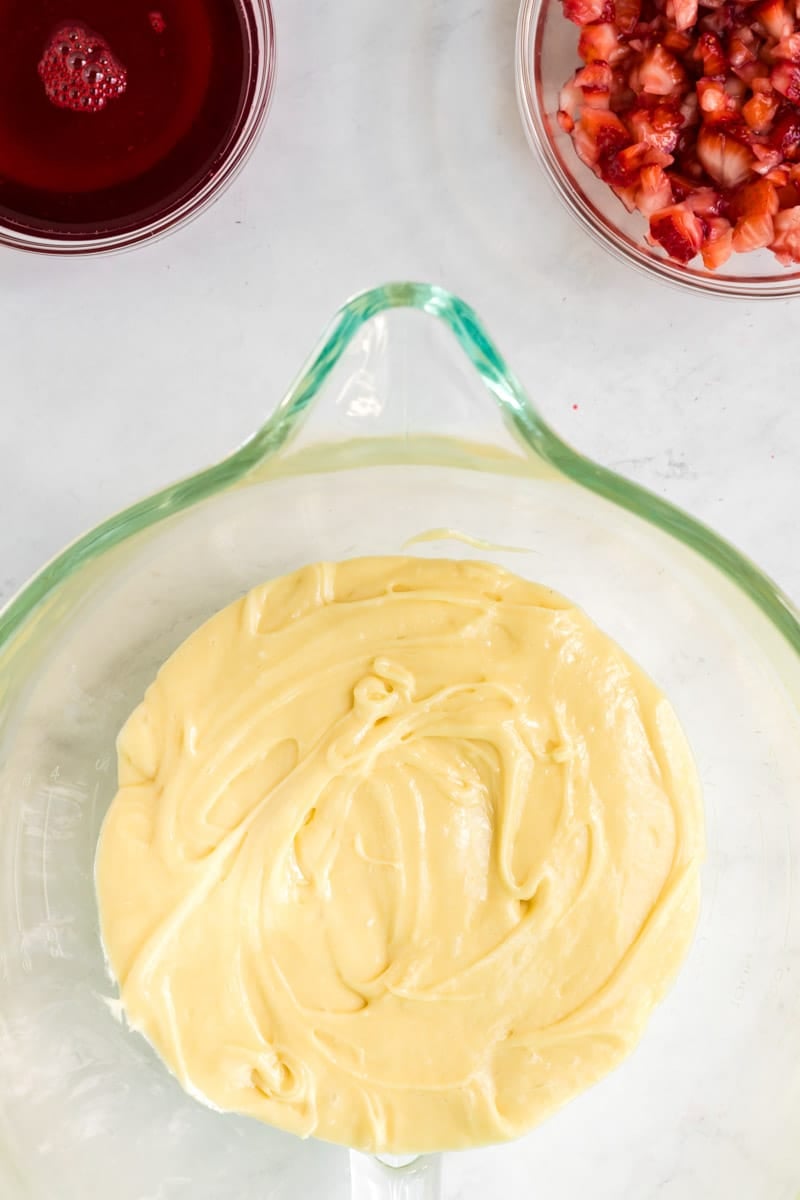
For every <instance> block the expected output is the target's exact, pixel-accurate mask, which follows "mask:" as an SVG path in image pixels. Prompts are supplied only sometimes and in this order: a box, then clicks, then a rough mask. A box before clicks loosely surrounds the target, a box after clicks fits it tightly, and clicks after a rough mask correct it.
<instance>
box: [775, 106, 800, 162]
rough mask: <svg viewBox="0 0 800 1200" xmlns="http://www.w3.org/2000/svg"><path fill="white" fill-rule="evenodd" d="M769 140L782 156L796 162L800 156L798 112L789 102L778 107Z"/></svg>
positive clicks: (799, 117) (799, 116)
mask: <svg viewBox="0 0 800 1200" xmlns="http://www.w3.org/2000/svg"><path fill="white" fill-rule="evenodd" d="M769 140H770V142H771V144H772V145H773V146H774V147H775V149H776V150H778V151H779V152H780V154H781V155H782V157H783V158H788V159H789V161H790V162H797V160H798V158H800V112H798V110H797V109H796V108H795V107H794V106H793V105H790V104H784V105H783V107H782V108H781V109H780V111H779V113H778V115H777V117H776V119H775V124H774V125H773V127H772V131H771V133H770V135H769Z"/></svg>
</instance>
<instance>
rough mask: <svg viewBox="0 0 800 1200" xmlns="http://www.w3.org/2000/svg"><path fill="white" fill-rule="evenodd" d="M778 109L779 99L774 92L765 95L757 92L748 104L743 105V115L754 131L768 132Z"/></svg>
mask: <svg viewBox="0 0 800 1200" xmlns="http://www.w3.org/2000/svg"><path fill="white" fill-rule="evenodd" d="M777 111H778V101H777V99H776V98H775V95H774V93H772V94H771V95H764V94H763V93H761V92H755V93H754V94H753V95H752V96H751V97H750V99H749V100H748V101H747V103H746V104H744V105H743V106H742V116H743V117H744V119H745V121H746V122H747V124H748V125H749V127H750V128H751V129H752V130H753V132H754V133H766V132H767V131H768V130H769V128H770V126H771V125H772V122H773V120H774V119H775V114H776V112H777Z"/></svg>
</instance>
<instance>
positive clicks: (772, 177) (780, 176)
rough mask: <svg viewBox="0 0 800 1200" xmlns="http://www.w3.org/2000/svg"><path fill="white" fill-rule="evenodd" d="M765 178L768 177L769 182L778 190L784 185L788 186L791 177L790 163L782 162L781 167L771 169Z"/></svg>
mask: <svg viewBox="0 0 800 1200" xmlns="http://www.w3.org/2000/svg"><path fill="white" fill-rule="evenodd" d="M764 178H765V179H766V181H767V183H771V184H772V186H773V187H774V188H775V190H776V191H778V190H779V189H780V188H782V187H786V185H787V184H788V183H789V180H790V179H791V175H790V174H789V166H788V164H787V163H781V165H780V166H779V167H773V168H772V170H771V171H767V173H766V175H765V176H764ZM782 207H783V205H782Z"/></svg>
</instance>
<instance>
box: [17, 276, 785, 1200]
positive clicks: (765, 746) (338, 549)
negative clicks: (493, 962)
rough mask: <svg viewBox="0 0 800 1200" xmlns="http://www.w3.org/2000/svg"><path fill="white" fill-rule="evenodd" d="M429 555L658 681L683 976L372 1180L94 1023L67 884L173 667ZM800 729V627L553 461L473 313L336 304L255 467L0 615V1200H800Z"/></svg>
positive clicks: (755, 576)
mask: <svg viewBox="0 0 800 1200" xmlns="http://www.w3.org/2000/svg"><path fill="white" fill-rule="evenodd" d="M426 531H433V533H432V537H433V539H434V540H431V541H423V542H417V543H415V544H414V545H413V547H412V548H413V552H414V553H419V554H439V555H440V554H448V555H451V556H456V557H479V558H486V557H489V558H492V559H495V560H497V561H498V562H500V563H504V564H505V565H507V566H510V567H511V568H512V569H514V570H516V571H518V572H521V573H523V574H525V575H528V576H530V577H532V578H534V579H537V580H541V581H542V582H544V583H547V584H549V585H551V586H553V587H554V588H557V589H558V590H560V591H563V592H565V593H566V594H567V595H569V596H572V597H574V598H575V599H576V600H577V601H578V602H580V603H581V604H583V605H584V606H585V607H586V608H587V609H588V611H589V612H590V613H591V615H592V616H593V617H594V618H595V619H596V620H597V621H598V622H599V623H600V624H601V625H602V626H603V627H605V629H606V630H607V631H608V632H609V633H610V634H611V635H612V636H613V637H614V638H616V639H618V640H619V641H620V642H621V643H622V645H623V646H625V647H627V648H628V650H629V651H630V652H631V653H632V654H633V655H634V656H635V657H636V658H637V659H638V660H639V661H640V662H641V663H642V664H643V666H644V667H645V668H646V669H647V670H648V671H649V672H650V673H651V675H653V677H654V678H655V679H656V680H657V681H658V683H659V684H660V685H661V686H662V687H663V688H664V689H665V691H666V692H667V693H668V694H669V696H670V697H671V698H672V700H673V702H674V703H675V706H676V707H677V709H678V712H679V714H680V716H681V718H682V721H683V724H684V726H685V728H686V730H687V731H688V733H689V736H690V739H691V741H692V743H693V747H694V751H695V754H696V757H697V761H698V765H699V769H700V773H701V776H702V779H703V783H704V788H705V797H706V806H707V810H706V811H707V825H708V847H709V853H708V862H707V865H706V867H705V871H704V900H703V908H702V915H701V920H700V926H699V930H698V935H697V939H696V942H695V945H694V948H693V950H692V952H691V955H690V958H689V960H688V962H687V964H686V966H685V968H684V970H683V972H682V974H681V976H680V978H679V980H678V982H677V984H676V986H675V988H674V989H673V991H672V992H671V993H670V995H669V997H668V998H667V1000H666V1002H665V1003H664V1004H663V1005H662V1006H661V1007H660V1008H659V1009H658V1010H657V1012H656V1015H655V1017H654V1019H653V1021H652V1022H651V1024H650V1026H649V1027H648V1030H647V1033H646V1036H645V1038H644V1041H643V1042H642V1044H641V1046H640V1048H639V1049H638V1050H637V1052H636V1053H635V1054H634V1055H633V1056H632V1058H631V1059H630V1060H629V1061H628V1062H627V1063H626V1064H625V1065H624V1066H623V1067H622V1068H621V1069H620V1070H619V1071H617V1072H616V1073H615V1074H613V1075H612V1076H610V1077H609V1078H608V1079H606V1080H605V1081H604V1082H602V1083H601V1084H599V1085H598V1086H597V1087H595V1088H594V1089H592V1090H591V1091H589V1092H587V1093H586V1094H585V1095H584V1096H582V1097H581V1098H580V1099H578V1100H576V1101H574V1102H573V1103H572V1104H570V1105H569V1106H568V1107H567V1108H566V1109H564V1110H563V1111H562V1112H561V1113H559V1114H558V1115H556V1116H555V1117H553V1118H552V1119H551V1120H550V1121H548V1122H547V1123H546V1124H544V1125H542V1126H541V1127H540V1128H539V1129H537V1130H535V1131H534V1132H533V1133H531V1134H530V1135H529V1136H528V1137H526V1138H524V1139H522V1140H521V1141H519V1142H517V1143H514V1144H511V1145H505V1146H498V1147H493V1148H488V1149H483V1150H476V1151H471V1152H465V1153H459V1154H452V1155H445V1156H444V1157H443V1158H441V1159H437V1158H433V1159H431V1160H417V1161H416V1162H413V1163H411V1164H408V1165H397V1164H394V1165H390V1166H385V1165H383V1164H381V1163H378V1162H377V1161H375V1160H370V1159H367V1158H364V1157H362V1156H360V1155H352V1156H351V1157H350V1161H349V1162H348V1155H347V1152H346V1151H344V1150H341V1149H339V1148H337V1147H333V1146H328V1145H325V1144H323V1143H321V1142H317V1141H313V1140H312V1141H307V1142H301V1141H299V1140H297V1139H295V1138H293V1137H291V1136H289V1135H286V1134H283V1133H280V1132H277V1131H275V1130H273V1129H270V1128H268V1127H266V1126H264V1125H260V1124H258V1123H257V1122H255V1121H252V1120H248V1119H244V1118H239V1117H235V1116H223V1115H219V1114H217V1113H214V1112H212V1111H210V1110H209V1109H207V1108H205V1107H203V1106H202V1105H201V1104H199V1103H197V1102H196V1101H194V1100H193V1099H191V1098H190V1097H189V1096H187V1095H186V1094H185V1093H184V1092H183V1091H182V1089H181V1088H180V1086H179V1084H178V1083H177V1082H176V1081H175V1080H174V1079H173V1078H172V1077H171V1076H170V1075H169V1074H168V1073H167V1071H166V1069H165V1068H164V1067H163V1066H162V1065H161V1063H160V1062H159V1061H158V1059H157V1058H156V1056H155V1054H154V1053H153V1052H152V1051H151V1050H150V1048H149V1047H148V1046H147V1044H146V1043H145V1042H144V1041H143V1039H142V1038H140V1037H139V1036H138V1035H135V1034H132V1033H130V1032H128V1031H127V1030H126V1029H125V1027H124V1025H123V1024H122V1023H121V1022H120V1021H119V1019H118V1010H117V1006H116V1002H115V992H114V989H113V987H112V986H111V984H110V982H109V979H108V976H107V974H106V971H105V967H104V963H103V956H102V953H101V949H100V941H99V937H98V926H97V913H96V907H95V897H94V888H93V880H92V868H93V860H94V852H95V843H96V839H97V833H98V829H99V827H100V823H101V821H102V819H103V814H104V812H105V810H106V807H107V805H108V803H109V801H110V799H111V796H112V794H113V792H114V784H115V758H114V739H115V735H116V732H117V730H118V729H119V727H120V725H121V724H122V722H123V720H124V718H125V717H126V716H127V715H128V713H129V712H130V710H131V708H132V707H133V705H134V704H135V703H136V702H137V701H138V699H139V698H140V697H141V695H142V692H143V690H144V688H145V685H146V684H147V683H148V681H149V680H150V678H151V677H152V676H153V674H154V672H155V670H156V668H157V666H158V665H159V664H160V663H161V661H162V660H163V659H164V658H165V657H166V656H167V655H168V654H169V653H170V652H171V651H172V650H173V649H174V648H175V646H177V644H178V643H179V642H180V641H181V640H182V639H183V638H184V637H185V636H186V635H187V634H188V633H189V632H190V631H191V630H192V629H193V628H194V627H195V626H196V625H198V624H199V623H200V622H201V621H202V620H204V618H206V617H207V616H208V615H209V614H210V613H212V612H213V611H214V610H216V609H218V608H220V607H221V606H222V605H224V604H227V603H228V602H229V601H231V600H232V599H233V598H234V597H236V596H238V595H240V594H241V593H243V592H244V591H245V590H246V589H248V588H250V587H251V586H252V585H253V584H255V583H257V582H259V581H261V580H264V579H265V578H267V577H268V576H273V575H277V574H283V573H284V572H286V571H290V570H292V569H293V568H295V567H297V566H299V565H300V564H301V563H305V562H308V561H310V560H315V559H319V558H323V557H331V558H343V557H347V556H350V555H357V554H389V553H395V552H398V551H401V550H402V548H403V547H404V546H405V545H406V544H407V541H408V539H410V538H412V537H414V535H418V534H420V533H424V532H426ZM448 531H457V532H459V533H461V534H466V535H469V536H470V537H472V538H475V539H478V540H481V539H482V540H484V541H485V542H486V543H488V544H489V546H488V547H487V548H481V547H476V548H474V549H473V548H470V547H469V546H467V545H465V544H464V543H463V542H462V541H456V540H452V538H450V537H449V535H448ZM497 544H500V545H502V546H505V547H508V546H512V547H517V548H518V552H516V553H515V552H512V551H509V550H503V549H497V548H496V549H492V548H490V547H491V546H493V545H494V546H496V545H497ZM799 701H800V622H799V621H798V614H797V613H796V612H795V611H794V610H793V608H792V606H791V604H790V603H789V601H788V600H787V599H786V598H785V597H784V596H782V595H781V593H780V592H779V590H778V589H777V588H776V587H775V586H774V585H773V584H772V583H771V582H770V581H769V580H768V579H766V578H765V577H764V576H763V575H762V574H761V573H760V572H759V571H758V570H757V568H756V567H754V566H753V565H752V564H751V563H749V562H747V561H746V560H745V559H744V558H742V557H741V556H740V555H739V554H738V553H737V552H736V551H735V550H733V549H732V548H731V547H730V546H728V545H726V544H725V543H724V542H722V541H721V540H720V539H719V538H717V537H716V536H715V535H714V534H713V533H711V532H710V531H709V530H707V529H705V528H703V527H702V526H700V525H698V524H697V523H696V522H695V521H693V520H691V519H690V518H689V517H687V516H685V515H684V514H682V513H680V512H678V511H677V510H676V509H674V508H672V507H670V506H669V505H668V504H666V503H665V502H664V501H662V500H660V499H657V498H656V497H654V496H651V495H649V494H647V493H645V492H643V491H642V490H641V489H639V488H637V487H635V486H634V485H633V484H631V483H628V482H626V481H625V480H623V479H620V478H619V477H617V476H615V475H613V474H611V473H610V472H609V471H607V470H604V469H603V468H602V467H599V466H596V465H594V464H593V463H591V462H589V461H587V460H586V459H584V458H582V457H581V456H580V455H578V454H576V453H575V452H574V451H573V450H572V449H570V448H569V447H568V446H566V445H565V444H564V443H563V442H562V441H560V440H559V439H558V438H557V437H556V436H555V435H554V434H553V433H552V432H551V430H550V429H548V427H547V426H546V425H545V423H544V422H543V421H542V419H541V417H540V416H539V414H538V412H537V410H536V408H535V406H534V404H532V403H531V401H530V400H529V399H528V397H527V396H526V394H525V393H524V391H523V390H522V388H521V386H520V385H519V383H518V382H517V381H516V379H515V378H514V376H513V375H512V374H511V372H510V371H509V369H508V368H507V366H506V365H505V363H504V362H503V360H502V358H501V356H500V354H499V353H498V351H497V349H496V348H495V346H494V345H493V343H492V342H491V341H490V339H489V337H488V335H487V334H486V332H485V330H484V329H483V328H482V326H481V324H480V323H479V321H478V319H477V318H476V316H475V314H474V313H473V311H472V310H471V309H470V308H469V307H467V305H465V304H463V303H462V302H461V301H459V300H457V299H455V298H454V297H453V296H451V295H449V294H448V293H446V292H443V291H441V290H440V289H437V288H434V287H429V286H424V285H413V284H398V285H394V286H389V287H385V288H380V289H378V290H376V291H372V292H369V293H367V294H365V295H362V296H359V297H357V298H356V299H354V300H353V301H351V302H350V303H349V304H347V305H346V306H345V307H344V308H343V309H342V310H341V312H340V313H339V314H338V315H337V316H336V317H335V318H334V321H333V323H332V325H331V327H330V328H329V330H328V332H327V334H326V335H325V338H324V340H323V342H322V344H321V345H320V347H319V348H318V349H317V351H316V352H315V353H314V355H313V357H312V358H311V360H310V361H309V363H308V364H307V366H306V367H305V369H304V370H303V372H302V374H301V375H300V377H299V379H298V381H297V383H296V384H295V385H294V387H293V388H292V389H291V391H290V393H289V395H288V396H287V397H286V398H285V399H284V400H283V402H282V403H281V404H280V405H279V407H278V408H277V409H276V411H275V413H274V415H273V416H272V417H271V418H270V420H269V421H268V422H267V424H266V425H265V426H264V427H263V428H262V429H261V430H259V432H258V433H256V434H255V436H254V437H253V438H252V439H251V440H250V441H249V442H247V443H246V444H245V445H244V446H243V447H242V448H241V449H239V450H238V451H237V452H236V453H234V454H232V455H231V456H230V457H229V458H227V459H225V460H224V461H223V462H222V463H220V464H219V465H218V466H216V467H212V468H211V469H210V470H206V471H203V472H201V473H199V474H198V475H196V476H194V477H193V478H191V479H188V480H185V481H184V482H183V483H179V484H177V485H175V486H174V487H171V488H168V489H167V490H166V491H164V492H162V493H160V494H159V495H157V496H155V497H152V498H150V499H148V500H144V501H143V502H142V503H140V504H138V505H136V506H135V507H134V508H131V509H129V510H128V511H127V512H124V513H122V514H121V515H120V516H117V517H114V518H112V519H111V520H110V521H108V522H106V523H105V524H104V525H102V526H100V527H99V528H98V529H96V530H94V531H93V532H92V533H90V534H88V535H87V536H86V537H84V538H82V539H81V540H80V541H78V542H77V543H75V544H74V545H73V546H72V547H70V548H69V549H68V550H66V551H65V552H64V553H63V554H62V555H61V556H60V557H59V558H58V559H56V560H55V561H54V562H53V563H51V564H50V565H49V566H48V567H46V568H45V569H44V570H43V571H42V572H41V574H39V575H38V576H37V577H36V578H35V579H34V580H33V581H32V582H31V583H30V584H29V585H28V587H27V588H26V589H25V590H24V591H23V592H22V593H21V594H20V595H19V596H18V597H17V598H16V599H15V600H14V601H13V603H12V604H11V605H10V606H9V607H8V608H7V609H6V610H5V612H4V613H3V614H2V615H0V1196H2V1197H3V1200H23V1198H24V1200H54V1198H55V1197H57V1198H58V1200H109V1198H110V1197H114V1200H232V1198H234V1197H235V1198H236V1200H267V1198H269V1200H298V1198H299V1197H303V1200H344V1198H345V1197H347V1196H355V1197H356V1198H357V1200H377V1198H378V1197H389V1196H393V1197H395V1200H399V1198H401V1197H405V1198H407V1200H412V1198H416V1200H421V1198H422V1197H434V1196H440V1195H441V1196H445V1197H449V1198H450V1200H479V1198H480V1200H485V1198H486V1197H488V1196H492V1197H493V1196H500V1195H502V1196H503V1197H504V1200H530V1197H531V1196H535V1195H541V1196H543V1197H545V1196H546V1197H547V1200H577V1198H578V1197H580V1198H581V1200H583V1198H584V1197H586V1196H591V1197H593V1200H620V1198H621V1197H623V1196H624V1197H636V1200H647V1198H649V1197H653V1200H655V1198H656V1197H658V1200H708V1198H709V1197H722V1196H724V1197H726V1200H756V1198H757V1200H797V1196H798V1190H799V1189H800V1153H799V1152H798V1145H797V1113H798V1102H800V1021H798V1019H797V986H798V985H797V981H798V978H800V890H798V888H797V887H796V886H795V873H796V869H797V868H796V866H795V864H796V863H797V862H798V861H800V804H798V795H797V793H798V782H799V781H800V736H798V734H799V733H800V712H799V711H798V702H799Z"/></svg>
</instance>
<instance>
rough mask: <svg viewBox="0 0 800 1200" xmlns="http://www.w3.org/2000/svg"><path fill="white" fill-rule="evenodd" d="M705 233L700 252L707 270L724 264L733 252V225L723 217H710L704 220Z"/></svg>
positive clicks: (714, 269)
mask: <svg viewBox="0 0 800 1200" xmlns="http://www.w3.org/2000/svg"><path fill="white" fill-rule="evenodd" d="M706 224H707V226H708V232H707V233H706V236H705V240H704V241H703V245H702V246H701V247H700V252H701V254H702V255H703V266H704V267H705V268H706V270H707V271H716V270H717V268H718V267H722V266H724V264H725V263H726V262H727V261H728V259H729V258H730V256H731V254H732V253H733V226H732V225H731V223H730V221H726V220H725V218H724V217H712V218H711V219H710V220H709V221H707V222H706Z"/></svg>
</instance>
